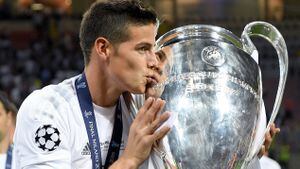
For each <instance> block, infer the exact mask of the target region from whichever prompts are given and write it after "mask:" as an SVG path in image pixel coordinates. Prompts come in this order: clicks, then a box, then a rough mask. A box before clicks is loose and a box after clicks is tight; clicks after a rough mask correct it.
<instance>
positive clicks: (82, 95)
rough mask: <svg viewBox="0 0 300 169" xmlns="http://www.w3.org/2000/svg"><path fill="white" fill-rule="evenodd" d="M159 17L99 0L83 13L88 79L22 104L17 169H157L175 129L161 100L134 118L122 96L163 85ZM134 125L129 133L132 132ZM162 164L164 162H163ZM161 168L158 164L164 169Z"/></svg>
mask: <svg viewBox="0 0 300 169" xmlns="http://www.w3.org/2000/svg"><path fill="white" fill-rule="evenodd" d="M157 26H158V23H157V17H156V14H155V13H154V12H152V11H151V10H149V9H146V8H144V7H143V5H142V4H141V3H139V2H136V1H112V2H111V1H110V2H98V3H95V4H93V5H92V6H91V8H90V9H89V10H88V11H87V12H86V13H85V15H84V17H83V19H82V23H81V27H80V44H81V48H82V51H83V54H84V59H85V69H84V72H83V73H82V75H79V76H77V77H74V78H71V79H67V80H65V81H64V82H62V83H60V84H58V85H50V86H47V87H45V88H43V89H41V90H38V91H35V92H33V93H32V94H31V95H30V96H28V98H26V99H25V101H24V102H23V104H22V106H21V107H20V111H19V115H18V118H17V127H16V133H15V138H14V141H15V148H14V166H13V167H15V168H18V169H19V168H24V169H26V168H30V169H35V168H43V169H45V168H51V169H52V168H53V169H54V168H64V169H68V168H76V169H80V168H85V169H88V168H93V169H97V168H102V167H104V168H111V169H114V168H122V169H126V168H138V167H140V168H151V166H152V167H153V166H154V165H156V164H154V163H156V162H154V160H152V158H148V157H149V154H150V152H151V149H152V145H153V144H154V143H155V142H156V140H160V139H161V138H163V137H164V136H165V135H166V134H167V132H168V131H169V128H168V127H163V128H161V129H159V130H158V131H156V129H157V128H158V127H159V124H160V123H163V122H164V121H166V120H167V119H168V117H169V113H163V114H160V113H158V112H160V111H161V109H162V108H163V106H164V101H162V100H161V99H154V98H151V97H150V98H148V99H147V100H146V102H145V104H144V106H142V108H141V109H140V110H139V113H138V114H137V116H136V118H135V120H133V121H132V120H131V118H130V114H129V112H128V110H127V108H126V105H125V103H124V99H123V97H122V96H121V95H122V93H124V92H130V93H134V94H138V93H139V94H142V93H144V92H145V90H146V84H149V83H151V84H155V83H157V81H158V78H159V74H158V73H157V72H158V71H157V70H158V69H159V67H158V66H157V64H158V61H157V58H156V56H155V54H154V49H153V48H154V43H155V36H156V32H157ZM129 128H130V129H129ZM158 165H160V164H158ZM159 168H160V167H159Z"/></svg>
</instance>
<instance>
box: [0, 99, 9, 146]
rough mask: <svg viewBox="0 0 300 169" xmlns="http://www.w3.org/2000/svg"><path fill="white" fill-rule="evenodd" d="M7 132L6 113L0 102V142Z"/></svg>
mask: <svg viewBox="0 0 300 169" xmlns="http://www.w3.org/2000/svg"><path fill="white" fill-rule="evenodd" d="M7 132H8V113H7V112H6V111H5V109H4V106H3V104H2V103H1V102H0V142H1V141H2V140H3V139H4V137H5V136H6V135H7Z"/></svg>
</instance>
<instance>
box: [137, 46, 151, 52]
mask: <svg viewBox="0 0 300 169" xmlns="http://www.w3.org/2000/svg"><path fill="white" fill-rule="evenodd" d="M139 50H140V51H143V52H146V51H148V50H149V48H148V47H146V46H144V47H141V48H140V49H139Z"/></svg>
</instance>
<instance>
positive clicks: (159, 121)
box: [145, 112, 170, 134]
mask: <svg viewBox="0 0 300 169" xmlns="http://www.w3.org/2000/svg"><path fill="white" fill-rule="evenodd" d="M169 117H170V112H165V113H163V114H162V115H159V116H158V117H157V118H156V119H155V120H154V121H153V122H152V123H151V124H150V125H148V127H147V128H145V132H146V133H151V134H152V133H153V132H155V131H156V130H157V129H158V128H159V127H160V125H161V124H162V123H164V122H165V121H167V120H168V119H169Z"/></svg>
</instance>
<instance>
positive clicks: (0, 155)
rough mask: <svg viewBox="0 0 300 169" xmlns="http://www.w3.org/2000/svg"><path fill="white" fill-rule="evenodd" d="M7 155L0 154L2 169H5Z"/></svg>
mask: <svg viewBox="0 0 300 169" xmlns="http://www.w3.org/2000/svg"><path fill="white" fill-rule="evenodd" d="M5 164H6V154H0V169H5Z"/></svg>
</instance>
